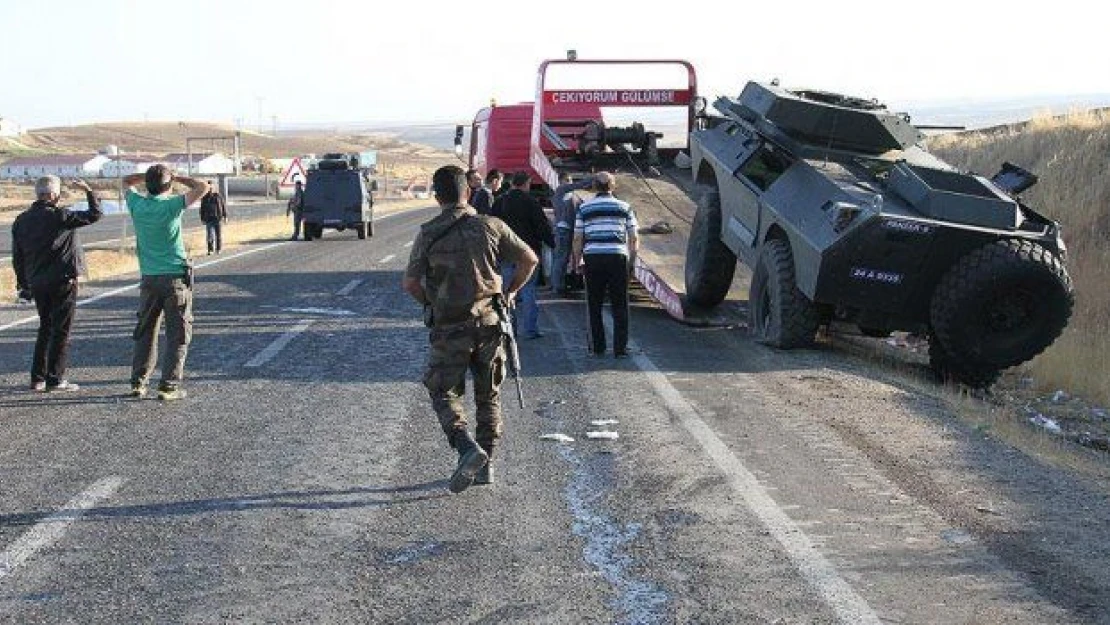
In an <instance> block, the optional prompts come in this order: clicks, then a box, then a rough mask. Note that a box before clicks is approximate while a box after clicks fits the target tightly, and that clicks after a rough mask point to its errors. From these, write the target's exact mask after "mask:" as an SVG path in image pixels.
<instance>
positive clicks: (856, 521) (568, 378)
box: [0, 211, 1110, 624]
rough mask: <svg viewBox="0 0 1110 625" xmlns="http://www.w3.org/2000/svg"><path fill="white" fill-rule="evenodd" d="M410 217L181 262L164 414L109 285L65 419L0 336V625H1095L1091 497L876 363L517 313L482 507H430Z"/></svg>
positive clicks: (432, 430) (1102, 587)
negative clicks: (528, 326) (195, 265)
mask: <svg viewBox="0 0 1110 625" xmlns="http://www.w3.org/2000/svg"><path fill="white" fill-rule="evenodd" d="M429 216H430V214H429V213H428V212H427V211H418V212H415V213H401V214H398V215H395V216H390V217H386V218H379V221H378V224H377V235H376V236H375V237H374V238H373V239H372V240H370V241H358V240H356V239H354V238H353V237H341V236H336V237H331V238H325V240H323V241H318V242H312V243H306V242H275V243H270V244H265V245H259V246H256V247H252V248H242V249H240V250H239V251H236V252H234V253H231V254H227V255H225V256H223V257H220V258H217V259H216V260H215V261H213V262H212V264H207V263H206V264H204V265H202V267H201V269H200V273H199V284H198V289H197V294H198V299H197V306H196V327H195V337H194V343H193V348H192V351H191V353H190V355H189V360H188V365H187V371H188V385H187V388H188V391H189V393H190V397H189V398H188V399H186V400H184V401H182V402H177V403H168V404H164V403H161V402H159V401H157V400H154V399H145V400H133V399H129V398H125V397H124V396H123V395H124V393H125V392H126V391H127V385H126V380H127V375H128V364H127V363H128V362H129V358H130V354H131V341H130V338H129V337H130V332H131V326H132V324H133V319H134V311H135V306H136V294H135V290H134V288H133V286H132V285H133V283H134V280H133V278H125V279H121V280H119V281H116V282H113V283H110V284H103V285H97V286H96V288H88V289H86V293H85V295H86V296H87V298H88V300H91V301H88V300H87V303H85V304H83V305H82V306H81V308H80V309H79V312H78V319H77V326H76V330H75V335H74V343H73V353H72V368H71V370H70V377H71V378H72V379H73V380H75V381H77V382H79V383H80V384H81V385H82V387H83V388H82V390H81V391H80V392H77V393H73V394H66V395H61V394H50V395H41V394H34V393H31V392H29V391H27V390H25V385H26V382H27V373H26V369H27V363H28V362H29V359H30V351H31V345H32V341H33V335H34V328H35V326H36V323H35V322H33V321H27V317H28V315H30V313H31V311H30V310H29V309H28V308H26V307H24V308H18V307H10V306H9V307H3V308H0V389H2V390H0V393H2V395H0V428H2V431H3V437H2V439H0V440H2V444H0V480H2V482H0V621H2V622H6V623H7V622H10V623H58V622H83V623H130V622H191V623H192V622H200V623H216V622H220V623H223V622H267V623H268V622H318V623H348V622H351V623H358V622H373V623H399V622H400V623H433V622H477V623H500V622H514V623H516V622H519V623H579V622H581V623H599V622H614V623H790V624H794V623H845V624H849V623H850V624H855V623H880V622H882V623H1038V624H1041V623H1072V622H1075V623H1106V622H1110V573H1108V571H1110V567H1108V566H1107V564H1110V540H1108V539H1110V536H1108V534H1110V513H1108V512H1107V509H1108V508H1107V506H1106V504H1107V493H1106V485H1105V483H1101V482H1098V481H1097V480H1093V479H1090V478H1084V477H1082V476H1076V475H1073V474H1071V473H1068V472H1064V471H1061V470H1058V469H1054V468H1052V467H1051V466H1050V465H1049V464H1047V463H1045V462H1042V461H1040V460H1038V459H1035V458H1030V457H1027V456H1024V455H1022V454H1019V453H1016V452H1015V451H1014V450H1013V449H1010V448H1008V447H1006V446H1005V445H1003V444H1002V443H999V442H998V441H996V440H994V439H993V438H991V437H989V436H987V435H985V433H983V432H979V431H973V430H968V429H967V428H963V427H962V426H960V425H959V422H957V421H955V420H953V419H952V418H951V415H950V413H949V412H947V410H948V409H947V408H946V407H945V406H944V405H942V403H941V402H939V401H938V400H937V399H936V398H935V397H934V396H933V394H931V392H930V391H929V388H928V387H927V386H926V385H924V383H922V384H921V385H918V384H915V383H913V382H912V381H909V382H908V381H907V378H906V376H905V375H904V374H903V373H901V372H897V371H892V367H890V366H889V365H888V363H879V362H874V361H873V360H868V359H867V358H866V357H862V356H855V355H852V354H847V353H843V352H842V351H838V350H836V349H834V348H829V347H827V346H826V347H822V348H819V349H816V350H811V351H804V352H797V353H791V354H781V353H778V352H774V351H771V350H767V349H764V348H762V347H759V346H757V345H754V344H752V343H751V342H750V341H749V340H748V339H747V338H746V336H745V335H744V334H743V333H742V332H740V331H738V330H735V329H725V328H716V329H694V328H688V327H684V326H680V325H677V324H675V323H674V322H672V321H671V320H669V319H668V318H667V317H666V316H665V315H664V314H663V313H662V312H661V311H659V310H658V309H656V308H655V307H653V306H650V305H646V304H643V305H640V306H638V307H637V308H636V309H635V310H634V311H633V316H632V323H633V326H632V327H633V335H634V338H635V343H636V344H635V345H634V349H633V358H631V359H629V360H614V359H611V358H593V357H590V356H587V354H586V351H585V338H584V337H585V324H584V316H583V314H584V307H583V304H582V302H580V301H573V300H546V301H545V302H544V303H543V311H542V315H541V324H542V326H543V329H544V330H545V331H546V332H547V336H546V337H544V338H541V339H538V340H535V341H527V342H524V343H523V344H522V345H521V352H522V358H523V360H524V363H525V373H526V375H527V379H526V381H525V393H526V398H527V405H526V408H525V409H524V410H520V409H518V408H517V407H516V406H515V405H514V402H511V401H506V402H505V403H506V408H505V411H506V438H505V445H504V447H503V448H502V449H501V450H500V453H499V456H498V458H497V461H496V462H497V468H498V473H499V482H498V483H497V484H496V485H494V486H491V487H477V486H476V487H472V488H471V489H470V490H468V491H466V492H465V493H463V494H461V495H451V494H449V493H448V491H447V477H448V476H449V475H450V472H451V470H452V468H453V465H454V454H453V452H452V451H451V450H450V449H449V448H448V447H447V445H446V443H445V441H444V440H443V437H442V434H441V433H440V431H439V428H438V425H437V423H436V421H435V419H434V416H433V415H432V413H431V410H430V408H429V406H428V401H427V397H426V394H425V392H424V390H423V388H422V386H421V385H420V383H419V380H420V375H421V370H422V366H423V359H424V355H425V351H426V330H425V329H424V328H423V327H422V326H421V324H420V322H419V316H420V315H419V309H418V307H417V306H416V305H415V304H414V303H413V302H411V301H410V300H409V299H408V298H407V296H405V295H404V294H403V293H402V292H401V291H400V288H399V285H400V281H401V271H402V269H403V267H404V263H405V259H406V258H407V256H408V247H406V245H405V244H406V243H408V242H410V241H411V240H412V238H413V236H414V231H415V228H416V225H417V224H418V223H419V222H420V221H421V220H423V219H426V218H428V217H429ZM510 389H511V387H508V388H506V389H505V390H506V395H507V396H509V397H511V396H512V393H511V390H510ZM600 431H606V432H615V433H616V434H617V436H618V438H616V439H611V438H599V439H598V438H590V436H589V433H590V432H600ZM552 434H561V435H565V436H569V437H572V438H573V439H574V440H573V441H570V442H558V441H552V440H545V439H543V438H542V437H543V436H544V435H552Z"/></svg>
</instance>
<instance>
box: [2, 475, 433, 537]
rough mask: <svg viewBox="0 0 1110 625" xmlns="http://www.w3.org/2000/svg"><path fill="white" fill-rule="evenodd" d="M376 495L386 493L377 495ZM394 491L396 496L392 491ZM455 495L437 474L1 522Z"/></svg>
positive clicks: (371, 504)
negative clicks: (419, 479) (427, 478)
mask: <svg viewBox="0 0 1110 625" xmlns="http://www.w3.org/2000/svg"><path fill="white" fill-rule="evenodd" d="M373 495H379V496H381V495H384V496H382V497H373ZM389 495H395V496H389ZM448 496H450V495H449V493H448V492H447V480H436V481H434V482H424V483H421V484H411V485H408V486H396V487H384V486H383V487H377V488H348V489H343V490H316V491H292V492H285V493H269V494H265V495H248V496H245V497H220V498H213V499H193V500H190V501H172V502H165V503H152V504H143V505H133V506H115V507H109V506H101V507H96V508H89V509H88V510H65V509H63V510H59V511H57V512H16V513H12V514H4V515H0V527H19V526H27V525H34V524H35V523H38V522H40V521H43V520H44V519H47V518H50V520H51V521H73V520H77V519H80V520H84V521H98V520H110V519H118V518H145V517H177V516H190V515H195V514H209V513H223V512H253V511H257V510H280V509H291V510H307V511H311V510H350V509H357V508H384V507H388V506H394V505H398V504H408V503H415V502H419V501H428V500H432V499H441V498H444V497H448Z"/></svg>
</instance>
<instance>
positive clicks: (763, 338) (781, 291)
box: [748, 239, 821, 349]
mask: <svg viewBox="0 0 1110 625" xmlns="http://www.w3.org/2000/svg"><path fill="white" fill-rule="evenodd" d="M818 312H819V311H818V309H817V307H816V306H814V305H813V302H811V301H809V298H807V297H806V296H805V294H804V293H802V292H801V291H799V290H798V285H797V284H796V283H795V281H794V258H793V254H791V252H790V245H789V244H788V243H787V242H786V241H783V240H781V239H771V240H770V241H767V242H766V243H764V244H763V250H762V251H761V252H760V254H759V261H758V262H756V265H755V274H754V275H753V276H752V286H751V289H750V290H749V291H748V315H749V327H750V328H751V332H752V334H753V335H754V336H755V338H756V340H757V341H759V342H760V343H764V344H766V345H770V346H771V347H777V348H779V349H792V348H795V347H806V346H808V345H812V344H813V339H814V336H815V335H816V334H817V326H818V325H820V321H821V319H820V315H819V314H818Z"/></svg>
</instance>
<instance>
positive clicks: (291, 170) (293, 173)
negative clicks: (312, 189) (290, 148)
mask: <svg viewBox="0 0 1110 625" xmlns="http://www.w3.org/2000/svg"><path fill="white" fill-rule="evenodd" d="M298 182H300V183H301V184H305V183H306V182H308V176H307V175H305V173H304V167H303V166H302V165H301V159H299V158H295V159H293V162H291V163H289V167H286V168H285V171H283V172H281V183H280V184H281V186H283V187H291V186H293V185H295V184H297V183H298Z"/></svg>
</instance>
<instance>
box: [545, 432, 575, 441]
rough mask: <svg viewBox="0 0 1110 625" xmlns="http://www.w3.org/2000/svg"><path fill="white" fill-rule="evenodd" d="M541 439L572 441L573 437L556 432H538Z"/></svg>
mask: <svg viewBox="0 0 1110 625" xmlns="http://www.w3.org/2000/svg"><path fill="white" fill-rule="evenodd" d="M540 440H541V441H555V442H557V443H573V442H574V439H573V438H571V437H569V436H567V435H566V434H560V433H559V432H556V433H554V434H540Z"/></svg>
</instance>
